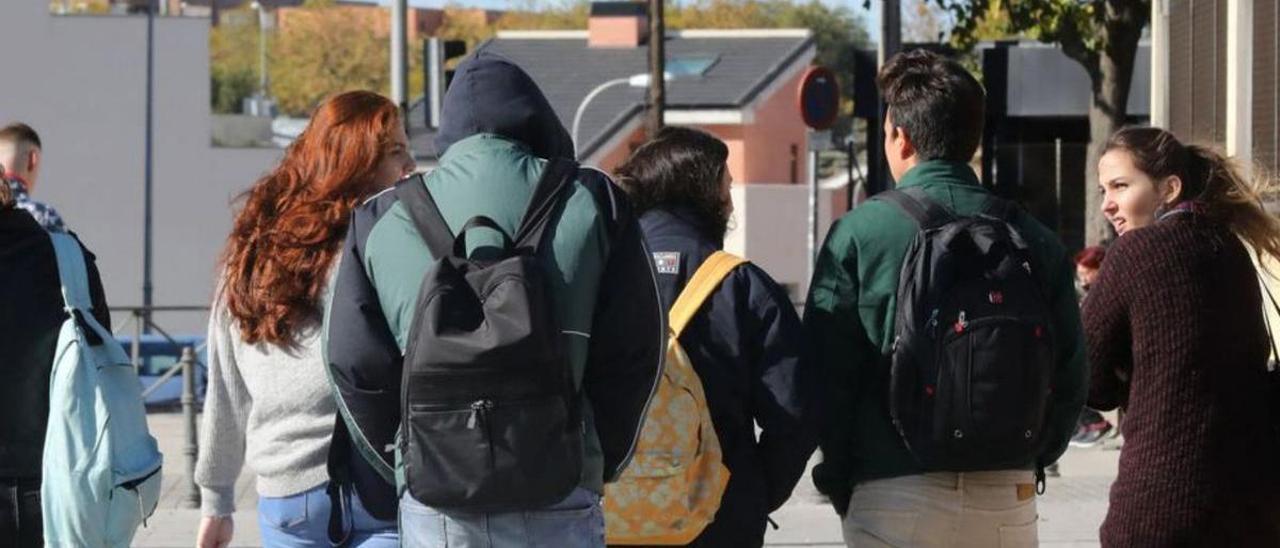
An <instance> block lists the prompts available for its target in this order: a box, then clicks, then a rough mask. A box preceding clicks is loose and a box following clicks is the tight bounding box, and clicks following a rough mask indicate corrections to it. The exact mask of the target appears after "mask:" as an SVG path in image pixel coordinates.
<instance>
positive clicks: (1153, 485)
mask: <svg viewBox="0 0 1280 548" xmlns="http://www.w3.org/2000/svg"><path fill="white" fill-rule="evenodd" d="M1097 169H1098V181H1099V190H1100V191H1101V192H1102V193H1103V198H1102V213H1103V215H1104V216H1105V217H1106V219H1107V221H1108V222H1110V223H1111V225H1112V226H1113V227H1115V229H1116V232H1118V233H1119V234H1120V236H1119V238H1118V239H1117V240H1116V242H1115V243H1114V244H1113V245H1112V246H1111V247H1110V249H1108V250H1107V260H1106V262H1104V263H1103V264H1102V269H1101V271H1100V272H1099V273H1098V279H1097V280H1096V282H1094V283H1093V284H1092V287H1091V289H1090V291H1089V297H1088V298H1087V299H1085V305H1084V322H1085V331H1086V336H1087V338H1088V341H1089V362H1090V364H1091V365H1092V366H1093V373H1092V383H1091V388H1090V391H1089V405H1090V406H1091V407H1094V408H1096V409H1099V410H1104V411H1105V410H1111V409H1115V408H1117V407H1120V408H1123V409H1124V410H1125V414H1124V418H1123V421H1122V423H1121V427H1122V429H1123V431H1124V436H1125V444H1124V448H1123V449H1122V450H1121V453H1120V470H1119V475H1118V476H1117V477H1116V481H1115V483H1114V484H1113V485H1112V487H1111V505H1110V508H1108V510H1107V517H1106V520H1105V521H1104V522H1103V524H1102V530H1101V539H1102V545H1103V546H1205V547H1208V546H1257V547H1262V546H1271V547H1274V546H1280V514H1278V513H1277V511H1278V509H1280V506H1277V501H1278V500H1280V491H1278V490H1277V486H1278V484H1277V478H1278V477H1280V473H1278V471H1277V469H1276V462H1277V452H1276V445H1277V444H1276V439H1275V437H1274V435H1273V434H1274V425H1275V424H1276V421H1277V417H1275V416H1272V415H1271V411H1270V408H1269V406H1270V405H1274V404H1275V403H1276V402H1275V401H1274V398H1275V397H1276V395H1275V394H1269V393H1268V389H1267V387H1268V372H1267V369H1266V368H1267V357H1268V355H1269V354H1270V344H1269V342H1268V337H1267V333H1266V329H1265V327H1264V320H1263V317H1262V311H1263V308H1262V307H1263V302H1262V297H1261V294H1260V290H1259V284H1258V273H1257V271H1256V270H1255V268H1254V266H1253V262H1252V259H1251V258H1250V251H1252V252H1253V253H1256V254H1258V255H1259V256H1270V257H1272V258H1280V220H1277V219H1276V218H1275V217H1273V216H1271V215H1270V214H1268V213H1267V212H1266V211H1265V210H1263V208H1262V202H1261V200H1260V198H1259V195H1258V193H1257V192H1256V191H1255V190H1254V182H1253V181H1250V180H1249V179H1247V178H1245V176H1244V175H1242V172H1241V170H1240V168H1239V167H1238V166H1237V165H1236V164H1235V163H1234V162H1232V161H1230V160H1228V159H1226V158H1224V157H1223V156H1222V155H1220V154H1218V153H1217V152H1214V151H1213V150H1210V149H1208V148H1205V147H1201V146H1197V145H1184V144H1183V143H1181V142H1179V141H1178V139H1177V138H1176V137H1174V135H1173V134H1171V133H1169V132H1167V131H1165V130H1162V129H1159V128H1138V127H1133V128H1125V129H1122V130H1120V131H1118V132H1116V133H1115V134H1114V135H1112V136H1111V138H1110V139H1109V140H1108V141H1107V143H1106V145H1105V147H1104V154H1103V155H1102V157H1101V159H1100V160H1099V161H1098V166H1097Z"/></svg>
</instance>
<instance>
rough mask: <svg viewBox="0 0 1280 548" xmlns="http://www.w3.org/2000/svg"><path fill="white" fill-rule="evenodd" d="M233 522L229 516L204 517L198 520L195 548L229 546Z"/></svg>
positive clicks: (222, 547)
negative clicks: (198, 529)
mask: <svg viewBox="0 0 1280 548" xmlns="http://www.w3.org/2000/svg"><path fill="white" fill-rule="evenodd" d="M234 530H235V522H234V521H233V520H232V519H231V516H205V517H203V518H201V519H200V532H199V533H198V534H196V548H226V546H227V545H229V544H231V533H232V532H233V531H234Z"/></svg>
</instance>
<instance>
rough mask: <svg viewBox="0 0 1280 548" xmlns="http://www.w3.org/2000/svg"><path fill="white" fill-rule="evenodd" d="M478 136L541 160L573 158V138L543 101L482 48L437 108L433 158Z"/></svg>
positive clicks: (512, 67)
mask: <svg viewBox="0 0 1280 548" xmlns="http://www.w3.org/2000/svg"><path fill="white" fill-rule="evenodd" d="M480 133H493V134H497V135H501V136H503V137H507V138H508V139H512V140H515V141H518V142H520V143H522V144H524V145H525V146H527V147H529V148H530V149H531V150H532V151H533V153H534V154H535V155H537V156H539V157H541V158H569V159H572V158H573V157H574V150H573V139H572V138H570V137H569V132H568V131H567V130H565V128H564V125H562V124H561V123H560V118H559V117H557V116H556V113H555V111H554V110H552V108H551V104H550V103H548V102H547V98H546V96H544V95H543V94H542V90H541V89H538V85H537V84H535V83H534V82H533V78H530V77H529V75H528V74H527V73H525V71H524V70H522V69H521V68H520V67H519V66H517V65H516V64H515V63H513V62H511V61H510V60H508V59H506V58H505V57H502V56H501V55H498V54H496V53H492V52H489V51H486V50H485V49H483V48H482V49H480V50H479V51H477V52H476V54H475V55H474V56H473V57H471V58H470V59H467V60H466V61H463V62H462V64H460V65H458V70H457V72H455V73H454V77H453V82H452V83H450V84H449V90H448V91H446V92H445V94H444V102H443V105H442V106H441V108H440V132H439V134H438V135H437V136H436V153H437V154H438V155H439V156H441V157H443V156H444V154H445V152H446V151H447V150H448V149H449V147H450V146H453V144H454V143H456V142H458V141H461V140H463V139H466V138H467V137H471V136H472V135H476V134H480Z"/></svg>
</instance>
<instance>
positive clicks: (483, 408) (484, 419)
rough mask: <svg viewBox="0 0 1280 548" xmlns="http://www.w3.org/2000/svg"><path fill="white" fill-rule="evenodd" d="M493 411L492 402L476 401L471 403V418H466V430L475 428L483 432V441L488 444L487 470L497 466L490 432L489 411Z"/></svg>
mask: <svg viewBox="0 0 1280 548" xmlns="http://www.w3.org/2000/svg"><path fill="white" fill-rule="evenodd" d="M491 410H493V400H476V401H473V402H471V416H470V417H468V418H467V429H468V430H472V429H475V428H476V427H477V426H478V427H480V428H482V429H483V430H484V437H485V440H486V441H488V442H489V469H493V468H494V467H495V466H497V455H496V454H495V452H494V449H493V433H492V432H491V431H490V429H489V426H490V424H489V423H490V421H489V411H491Z"/></svg>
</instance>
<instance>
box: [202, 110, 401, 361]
mask: <svg viewBox="0 0 1280 548" xmlns="http://www.w3.org/2000/svg"><path fill="white" fill-rule="evenodd" d="M395 131H402V130H401V125H400V122H399V111H398V109H397V108H396V106H395V104H394V103H392V102H391V101H390V100H388V99H387V98H385V97H383V96H381V95H378V94H376V93H371V92H367V91H352V92H347V93H342V94H340V95H336V96H334V97H331V98H329V99H328V100H326V101H325V102H324V103H323V104H321V105H320V106H319V107H318V108H317V109H316V111H315V113H314V114H313V115H312V117H311V121H310V123H308V124H307V128H306V129H305V130H304V131H303V132H302V134H301V135H299V136H298V138H297V139H296V140H294V142H293V144H292V145H290V146H289V148H288V149H287V150H286V151H285V154H284V159H282V160H281V161H280V164H279V165H277V166H276V167H275V169H273V170H272V171H271V172H269V173H267V174H266V175H265V176H263V177H262V178H261V179H258V181H257V182H256V183H254V185H253V187H252V188H250V189H249V190H248V191H246V192H245V193H244V194H242V195H241V196H240V199H243V200H244V207H243V208H242V209H241V210H240V212H239V213H238V214H237V215H236V219H235V223H234V225H233V227H232V229H231V236H230V237H229V238H227V245H226V249H225V250H224V251H223V254H222V262H221V264H222V290H221V293H220V298H222V299H225V304H226V307H227V311H228V312H229V313H230V314H231V315H232V317H234V319H235V321H236V322H237V325H238V326H239V328H240V336H241V337H242V338H243V339H244V340H245V342H248V343H257V342H260V341H264V342H268V343H273V344H279V345H287V344H290V343H292V342H293V341H294V335H295V334H296V333H297V332H298V330H299V328H301V327H304V326H305V325H307V324H310V323H313V322H315V321H317V320H318V319H319V318H320V315H321V311H320V310H319V307H318V306H317V304H318V303H319V301H320V296H321V293H322V292H323V291H325V289H326V284H327V282H328V277H327V275H328V272H329V267H330V265H331V264H332V263H333V260H334V257H335V256H336V255H337V254H338V251H339V249H340V248H341V245H342V239H343V237H344V235H345V234H346V230H347V224H348V222H349V221H348V219H349V217H350V213H351V210H352V209H353V208H354V207H355V206H356V204H358V203H359V202H360V201H361V200H362V199H364V198H366V197H368V196H369V195H370V194H372V193H373V192H375V191H376V190H378V189H377V188H376V186H375V185H376V182H375V181H374V180H373V179H374V174H375V172H376V167H377V166H378V164H379V163H380V162H381V161H382V159H383V158H384V157H385V156H386V154H388V151H389V149H390V148H391V147H392V146H393V144H394V139H395V134H394V133H393V132H395Z"/></svg>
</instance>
